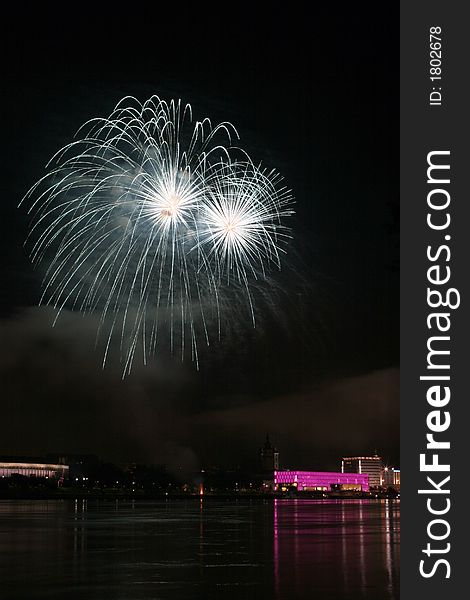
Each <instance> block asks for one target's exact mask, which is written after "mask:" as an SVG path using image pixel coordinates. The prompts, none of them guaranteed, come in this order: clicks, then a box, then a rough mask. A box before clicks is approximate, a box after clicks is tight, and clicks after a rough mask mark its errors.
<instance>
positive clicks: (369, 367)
mask: <svg viewBox="0 0 470 600" xmlns="http://www.w3.org/2000/svg"><path fill="white" fill-rule="evenodd" d="M100 4H103V3H100ZM254 4H255V3H253V4H252V5H250V4H249V3H243V2H237V3H233V4H227V5H226V6H222V5H221V4H219V8H218V9H213V10H211V9H209V8H208V6H209V5H207V8H201V6H200V5H201V3H187V4H186V5H185V4H184V3H176V4H174V5H172V6H170V5H168V6H167V8H166V12H164V11H162V10H161V8H159V7H158V6H157V4H155V8H147V9H145V8H142V7H141V6H140V5H138V4H136V5H133V6H131V7H127V8H126V10H125V11H124V10H122V9H120V8H118V4H117V3H116V4H114V5H111V4H110V5H109V6H110V8H109V10H108V11H106V12H105V11H104V10H103V9H100V10H101V13H100V14H99V13H98V12H97V9H96V6H95V5H94V4H90V5H87V4H86V3H80V5H76V8H75V11H76V12H73V10H72V9H68V12H63V11H62V10H61V9H59V8H54V7H52V6H50V5H47V6H46V5H43V6H33V4H32V3H31V6H30V5H29V4H28V3H21V4H20V5H18V8H13V9H9V12H8V18H6V19H5V20H4V24H3V31H2V35H1V36H0V38H1V44H2V49H1V52H2V71H3V73H2V81H3V87H4V94H3V98H2V134H3V143H2V144H1V151H2V165H3V173H2V177H1V186H2V202H1V205H0V210H1V221H0V227H1V235H0V244H1V252H0V260H1V270H2V279H1V281H2V284H1V286H0V341H1V345H0V377H1V398H2V407H1V410H2V418H1V420H0V454H5V455H6V454H8V455H13V454H18V455H28V454H30V455H41V454H45V453H46V452H51V453H62V452H64V453H94V454H97V455H99V456H100V457H102V458H104V459H107V460H113V461H137V462H145V463H167V464H168V465H169V466H170V467H174V468H175V469H176V468H179V467H181V466H183V468H185V469H188V470H192V469H196V468H200V467H203V466H209V465H215V464H220V465H224V466H232V465H236V464H242V463H245V462H246V461H248V462H249V460H250V458H251V459H253V457H256V453H257V450H258V447H259V446H260V445H261V444H262V442H263V440H264V437H265V434H266V432H267V431H269V432H270V434H271V438H272V439H273V440H274V441H275V443H276V445H277V446H278V448H279V450H280V459H281V463H282V464H283V466H285V467H291V468H317V469H325V470H326V469H334V468H338V466H339V459H340V457H341V455H344V454H346V453H363V452H370V451H373V450H375V449H377V450H378V451H379V453H382V454H383V456H384V458H385V459H386V461H387V462H389V463H390V464H398V462H399V439H398V435H399V425H398V418H399V408H398V364H399V355H398V311H399V308H398V185H399V183H398V182H399V170H398V91H399V90H398V37H397V29H398V10H397V9H396V7H391V6H389V5H387V4H386V3H384V4H383V5H382V4H380V3H370V4H368V3H359V4H357V3H356V4H351V3H343V4H341V5H340V6H336V5H333V4H331V5H330V6H331V8H326V7H325V6H323V5H322V6H321V7H320V6H316V5H315V4H310V3H309V4H307V3H296V4H294V5H293V6H290V7H287V5H286V3H276V2H270V3H269V4H266V5H265V6H262V5H261V4H259V3H257V6H258V8H255V7H254ZM307 5H309V6H310V7H311V9H310V10H311V11H313V15H312V16H311V17H308V18H307V15H306V12H305V7H307ZM87 6H88V8H87ZM152 94H158V95H159V96H161V97H162V98H165V99H171V98H182V99H183V101H185V102H190V103H191V104H192V106H193V110H194V112H195V114H196V115H197V117H199V118H200V117H204V116H206V115H209V116H211V118H212V119H213V120H214V121H216V122H217V121H223V120H229V121H231V122H233V123H234V124H235V125H236V127H237V129H238V131H239V133H240V136H241V138H242V140H243V144H244V147H245V148H247V150H248V151H249V153H250V154H251V156H252V157H253V158H254V159H255V160H256V161H261V160H262V161H263V164H266V165H267V166H270V167H274V168H276V169H278V170H279V171H280V172H281V173H282V174H283V175H284V177H285V179H286V181H287V184H288V185H289V187H290V188H292V190H293V193H294V195H295V198H296V205H295V209H296V216H295V217H294V218H293V219H291V223H290V225H291V226H292V228H293V234H294V239H293V240H292V242H291V244H290V247H289V253H288V257H287V260H286V262H285V265H284V268H283V271H282V272H281V273H280V274H279V273H278V274H277V273H272V277H273V279H274V282H275V291H273V292H272V293H271V292H270V293H269V294H268V297H269V299H270V300H269V302H261V303H260V305H259V319H258V326H257V328H256V329H253V328H252V327H251V324H250V322H249V320H248V319H244V318H240V319H238V318H237V319H234V321H235V325H234V326H232V327H231V328H230V330H229V331H228V332H227V334H226V335H225V336H223V338H222V340H221V341H220V342H215V343H214V344H213V345H211V346H210V347H209V348H205V349H203V350H202V353H201V364H200V369H199V371H198V370H197V369H196V368H195V366H194V364H192V363H191V362H190V361H186V362H185V363H184V364H181V361H180V359H179V357H174V358H172V357H171V356H170V355H168V354H165V353H164V352H162V354H161V355H158V356H157V358H156V359H155V360H154V361H152V362H151V363H150V364H149V365H147V366H145V367H144V366H143V365H142V364H140V363H139V361H138V360H137V361H136V364H135V367H134V369H133V372H132V373H131V375H130V376H129V377H127V378H126V379H125V380H124V381H122V379H121V372H122V365H120V364H119V358H118V357H117V356H115V355H114V354H113V353H111V357H110V360H109V361H108V364H107V366H106V368H105V370H104V371H102V370H101V355H100V351H99V350H96V351H95V350H94V340H95V327H96V318H97V317H95V316H93V315H92V316H87V317H83V316H82V315H80V314H78V313H73V312H65V313H64V314H63V316H62V318H61V319H60V320H59V321H58V323H57V325H56V326H55V327H54V328H52V327H51V326H50V325H51V320H52V316H53V312H52V310H51V309H50V308H48V307H38V301H39V297H40V290H41V276H40V274H39V273H38V272H37V271H35V270H34V269H33V268H32V267H31V265H30V262H29V259H28V254H27V250H26V249H25V248H24V247H23V242H24V239H25V237H26V234H27V228H28V216H27V214H26V211H25V210H24V209H21V208H20V209H18V208H17V205H18V203H19V202H20V200H21V198H22V196H23V195H24V194H25V193H26V191H27V190H28V188H29V187H30V186H31V185H32V184H33V183H34V182H35V181H36V180H37V179H38V178H39V177H41V176H42V175H43V174H44V166H45V164H46V162H47V161H48V159H49V158H50V157H51V156H52V154H53V153H54V152H56V151H57V150H58V149H59V148H60V147H62V146H63V145H64V144H66V143H68V142H69V141H70V140H71V138H72V136H73V135H74V133H75V132H76V130H77V129H78V127H79V126H80V125H81V124H82V123H84V122H85V121H86V120H87V119H89V118H92V117H95V116H106V115H108V114H109V113H110V112H111V111H112V109H113V107H114V105H115V104H116V103H117V101H118V100H119V99H120V98H121V97H123V96H125V95H133V96H136V97H138V98H139V99H140V100H145V99H146V98H148V97H149V96H151V95H152Z"/></svg>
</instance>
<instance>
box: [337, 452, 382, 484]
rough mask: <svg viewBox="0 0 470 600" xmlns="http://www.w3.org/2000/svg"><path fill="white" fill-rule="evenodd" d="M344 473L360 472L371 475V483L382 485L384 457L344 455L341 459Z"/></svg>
mask: <svg viewBox="0 0 470 600" xmlns="http://www.w3.org/2000/svg"><path fill="white" fill-rule="evenodd" d="M341 472H342V473H360V474H363V475H368V476H369V485H370V486H371V487H379V486H381V485H382V476H383V461H382V457H381V456H378V455H377V454H374V455H372V456H344V457H343V458H342V459H341Z"/></svg>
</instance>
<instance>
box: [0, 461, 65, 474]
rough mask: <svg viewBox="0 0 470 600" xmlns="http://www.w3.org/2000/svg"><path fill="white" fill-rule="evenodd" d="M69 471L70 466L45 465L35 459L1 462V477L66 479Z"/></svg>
mask: <svg viewBox="0 0 470 600" xmlns="http://www.w3.org/2000/svg"><path fill="white" fill-rule="evenodd" d="M68 471H69V467H68V465H63V464H55V463H45V462H42V461H40V460H34V459H27V458H24V459H5V460H0V477H4V478H5V477H11V476H12V475H23V476H25V477H47V478H49V479H64V478H65V477H67V475H68Z"/></svg>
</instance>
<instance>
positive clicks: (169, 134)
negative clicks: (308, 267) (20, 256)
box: [24, 96, 293, 374]
mask: <svg viewBox="0 0 470 600" xmlns="http://www.w3.org/2000/svg"><path fill="white" fill-rule="evenodd" d="M234 139H238V134H237V132H236V130H235V128H234V127H233V125H231V124H230V123H220V124H218V125H216V126H212V124H211V122H210V120H209V119H204V120H202V121H195V122H193V119H192V111H191V107H190V106H189V105H183V104H182V103H181V101H171V102H169V103H167V102H165V101H163V100H161V99H159V98H158V97H156V96H153V97H151V98H150V99H149V100H147V101H146V102H145V103H144V104H141V103H139V102H138V101H137V100H136V99H134V98H129V97H127V98H124V99H123V100H121V102H119V103H118V105H117V106H116V108H115V109H114V111H113V112H112V114H111V115H110V116H109V117H108V118H106V119H92V120H91V121H89V122H87V123H86V124H85V125H84V126H82V127H81V128H80V130H79V131H78V133H77V136H76V139H75V140H74V141H73V142H72V143H70V144H68V145H67V146H65V147H64V148H62V149H61V150H60V151H59V152H58V153H57V154H56V155H55V156H54V157H53V158H52V159H51V161H50V162H49V164H48V165H47V168H48V172H47V174H46V175H45V176H44V177H43V178H42V179H40V180H39V181H38V182H37V183H36V184H35V185H34V186H33V187H32V188H31V189H30V191H29V192H28V194H27V195H26V197H25V199H28V200H29V201H30V207H29V212H30V213H31V214H32V215H33V219H32V226H31V231H30V235H29V238H30V239H31V240H32V250H31V257H32V260H33V262H35V263H40V264H44V265H47V267H46V272H45V277H44V286H43V295H42V298H41V302H42V303H46V304H50V305H52V306H53V307H54V308H55V309H56V315H57V316H56V319H57V318H58V316H59V315H60V313H61V311H62V310H63V309H64V308H69V309H72V310H79V311H83V312H90V313H98V314H100V325H99V328H98V336H97V338H98V337H99V335H100V333H102V330H103V329H104V328H105V327H106V328H107V337H106V339H107V343H106V348H105V352H104V359H103V365H104V363H105V361H106V357H107V354H108V350H109V346H110V343H111V339H112V338H113V336H119V338H120V348H121V356H122V360H123V363H124V374H126V373H129V372H130V369H131V365H132V362H133V360H134V355H135V352H136V349H137V347H138V345H140V344H141V347H142V351H143V357H144V358H143V360H144V362H146V361H147V358H148V356H149V355H151V354H153V353H154V352H155V349H156V346H157V341H158V340H159V339H160V338H161V337H162V326H164V331H165V332H166V334H167V336H169V342H170V347H171V349H172V350H173V349H174V347H175V346H176V345H177V344H178V345H179V346H180V349H181V355H182V356H184V354H185V347H186V345H187V343H186V341H187V340H189V342H190V348H191V354H192V358H193V360H195V361H196V362H197V361H198V350H197V348H198V338H201V337H202V338H203V339H204V341H205V342H206V343H209V339H210V336H209V328H210V327H209V323H210V322H211V321H212V320H214V319H215V320H216V321H217V323H218V327H217V330H218V335H220V306H221V303H220V298H221V295H222V294H225V293H227V289H228V288H229V287H230V284H231V281H235V282H237V283H238V284H241V286H242V287H243V289H244V291H245V293H246V295H247V297H248V298H249V302H250V305H251V309H252V310H251V312H252V315H254V312H253V307H252V304H251V302H252V301H251V293H250V281H252V280H258V279H259V278H262V277H264V276H265V275H266V271H267V270H268V269H269V268H270V266H275V267H277V268H280V253H281V252H283V250H282V246H283V241H284V240H285V238H286V237H288V236H289V230H288V228H286V227H285V225H283V222H282V221H283V219H284V217H286V216H289V215H290V214H292V212H293V211H292V197H291V194H290V191H289V190H287V189H286V188H285V187H282V186H281V181H282V178H281V177H280V176H279V174H277V173H276V172H274V171H269V172H268V171H267V170H265V169H262V168H261V167H255V166H254V164H253V163H252V162H251V160H250V159H249V158H248V157H247V155H246V153H243V152H242V151H241V150H240V149H236V148H234V147H233V146H232V140H234ZM236 154H238V158H237V157H234V156H235V155H236ZM240 156H241V157H242V158H241V159H240ZM25 199H24V200H25ZM232 287H233V286H232ZM229 293H230V292H229ZM253 319H254V317H253Z"/></svg>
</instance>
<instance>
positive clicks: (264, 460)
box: [260, 434, 279, 475]
mask: <svg viewBox="0 0 470 600" xmlns="http://www.w3.org/2000/svg"><path fill="white" fill-rule="evenodd" d="M260 462H261V470H262V472H263V473H266V474H270V475H272V473H273V472H274V471H277V470H278V469H279V452H278V450H277V448H275V447H274V446H273V445H272V444H271V442H270V440H269V434H266V440H265V442H264V445H263V447H262V448H261V450H260Z"/></svg>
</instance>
